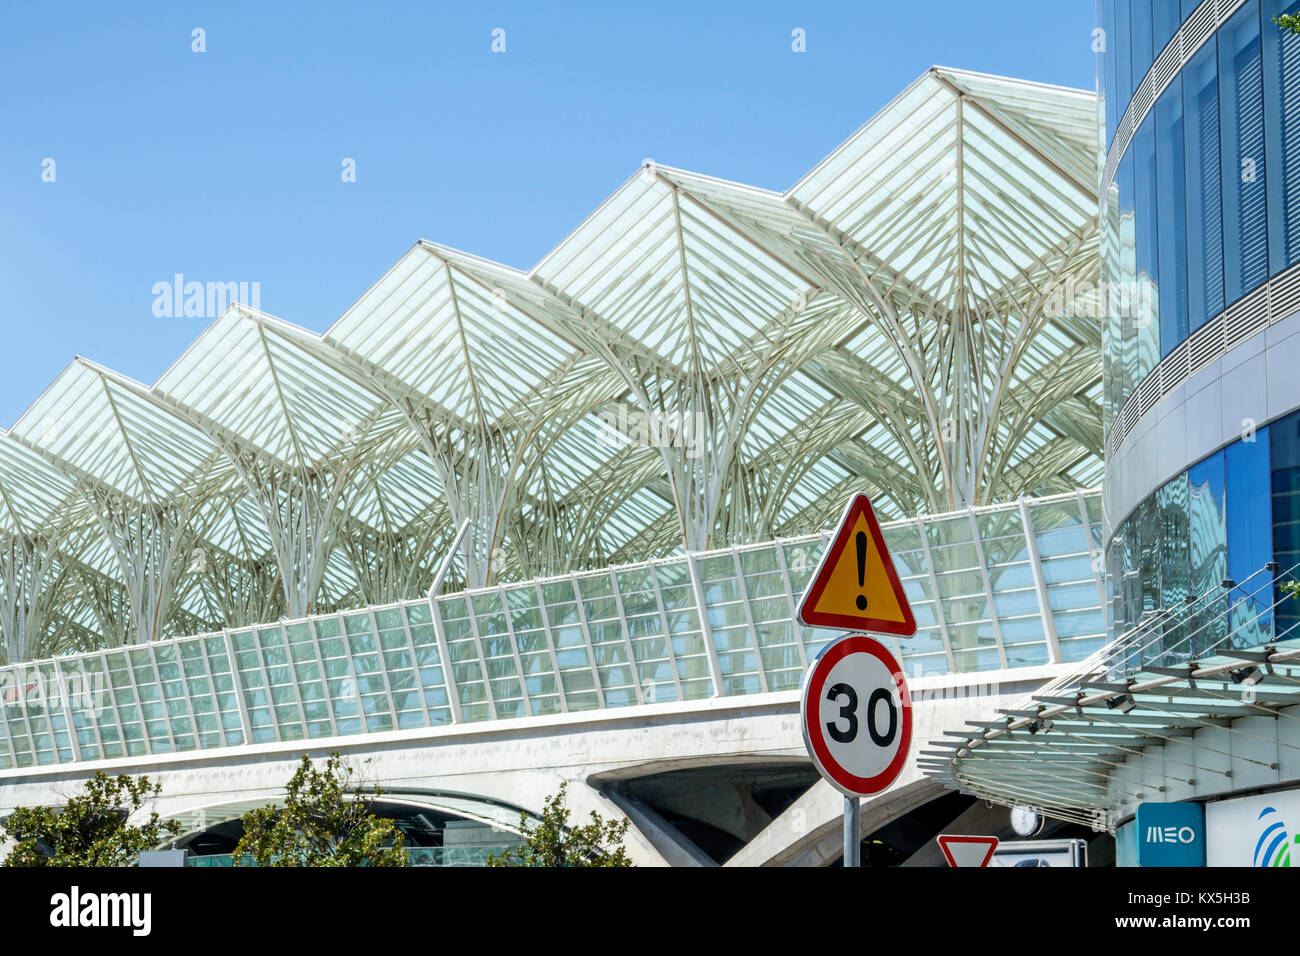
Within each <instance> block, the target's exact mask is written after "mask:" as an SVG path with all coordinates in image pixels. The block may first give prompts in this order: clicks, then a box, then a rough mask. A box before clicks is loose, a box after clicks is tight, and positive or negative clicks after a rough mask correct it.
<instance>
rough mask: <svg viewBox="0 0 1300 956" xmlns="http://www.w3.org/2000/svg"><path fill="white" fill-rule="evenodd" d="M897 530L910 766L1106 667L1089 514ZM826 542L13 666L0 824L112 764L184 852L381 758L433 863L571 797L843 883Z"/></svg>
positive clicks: (376, 773) (670, 846) (646, 854)
mask: <svg viewBox="0 0 1300 956" xmlns="http://www.w3.org/2000/svg"><path fill="white" fill-rule="evenodd" d="M883 531H884V535H885V540H886V543H887V545H888V547H889V549H890V552H891V554H892V556H893V559H894V563H895V566H896V568H897V570H898V572H899V576H900V578H901V579H902V582H903V586H904V589H905V591H906V592H907V595H908V598H909V600H910V602H911V604H912V608H913V611H914V613H915V615H916V619H917V623H918V626H919V629H918V632H917V634H916V636H915V637H913V638H908V639H901V640H900V639H895V638H884V641H885V643H886V644H887V645H889V646H891V647H892V649H893V651H894V653H895V655H896V657H897V659H899V660H900V661H901V662H902V665H903V668H904V670H905V671H906V674H907V678H908V682H909V686H910V687H911V690H912V694H913V698H914V702H915V704H914V706H915V711H914V714H915V718H914V720H915V723H914V743H913V753H915V752H917V751H919V750H921V749H923V748H924V746H925V745H926V743H927V742H928V741H929V740H930V739H933V738H937V737H939V736H941V735H942V734H943V733H944V731H946V730H948V729H951V728H953V727H960V726H963V725H964V724H965V723H966V721H967V720H971V719H975V718H977V717H979V716H981V715H982V714H985V713H988V712H989V711H991V710H993V709H995V708H996V707H997V706H999V705H1005V706H1009V705H1010V702H1011V701H1012V700H1014V699H1017V698H1019V697H1022V696H1023V695H1025V694H1026V693H1029V692H1032V691H1033V690H1035V689H1036V688H1037V687H1039V686H1041V685H1042V684H1043V683H1046V682H1047V681H1049V680H1051V679H1053V678H1054V677H1056V676H1058V675H1061V674H1063V673H1065V672H1066V671H1068V670H1069V665H1070V664H1071V663H1072V662H1078V661H1080V660H1083V659H1084V658H1086V657H1087V656H1088V655H1089V654H1091V653H1092V652H1093V651H1096V650H1098V649H1099V648H1100V647H1101V646H1102V644H1103V642H1104V639H1105V616H1104V613H1103V610H1102V608H1103V606H1104V597H1105V592H1104V585H1103V581H1102V577H1101V571H1100V561H1099V559H1098V551H1099V547H1100V542H1101V533H1102V532H1101V504H1100V497H1099V495H1098V494H1097V493H1095V492H1077V493H1071V494H1067V495H1059V496H1055V497H1051V498H1039V499H1022V500H1020V501H1018V502H1013V503H1010V504H1006V505H997V506H991V507H985V508H975V509H972V510H966V511H960V512H953V513H949V514H943V515H937V516H927V517H920V518H915V519H908V520H904V521H895V522H890V523H887V524H885V525H883ZM828 535H829V532H827V533H826V534H823V535H813V536H808V537H803V538H793V539H784V540H778V541H774V542H766V543H762V544H754V545H746V546H736V547H730V548H725V549H721V550H717V551H710V552H701V553H692V554H685V555H681V556H676V557H671V558H665V559H660V560H656V561H649V562H645V563H641V564H634V565H626V566H620V567H613V568H607V569H601V570H596V571H580V572H576V573H573V574H568V575H564V576H559V577H550V578H544V579H539V580H533V581H521V582H514V583H505V584H501V585H498V586H494V587H490V588H481V589H475V590H470V591H464V592H459V593H454V594H439V593H434V594H432V595H431V596H430V597H429V598H428V599H418V600H411V601H403V602H399V603H396V604H390V605H384V606H376V607H366V608H360V609H357V610H354V611H344V612H340V613H333V614H324V615H317V616H313V617H308V618H304V619H301V620H282V621H276V622H272V623H268V624H264V625H258V626H255V627H248V628H241V629H232V630H226V631H222V632H219V633H211V634H200V635H194V636H188V637H176V638H170V639H166V640H160V641H155V642H153V643H149V644H143V645H136V646H129V647H119V648H112V649H105V650H98V651H93V652H88V653H81V654H74V655H66V656H62V657H58V658H54V659H50V660H41V661H33V662H27V663H22V664H17V665H13V666H10V667H6V668H2V669H0V701H2V703H3V719H2V720H0V814H3V813H4V812H6V811H7V810H9V809H11V808H13V807H15V806H21V805H30V804H35V803H57V802H60V800H61V799H62V798H63V797H64V796H65V795H66V794H67V793H68V792H70V791H71V790H73V789H75V787H76V785H77V783H78V782H79V781H81V780H84V779H85V778H87V777H88V776H90V775H91V774H93V773H94V772H95V771H97V770H100V769H103V770H106V771H108V772H111V773H118V772H126V773H133V774H134V773H145V774H148V775H149V776H150V777H151V778H156V779H157V780H159V781H160V782H161V783H162V785H163V795H162V797H161V798H160V799H159V801H158V804H157V809H158V810H159V811H160V812H162V813H163V814H164V815H166V816H173V817H177V818H179V819H181V820H182V821H183V823H184V824H185V825H186V826H187V829H188V831H189V833H188V834H187V839H192V838H193V837H195V836H196V835H200V834H203V833H206V832H209V831H213V830H214V829H219V828H220V827H222V826H224V825H227V821H231V820H234V819H237V818H238V816H240V815H241V814H242V813H243V812H246V810H247V809H248V808H249V807H250V806H254V805H257V804H258V803H264V802H266V801H269V800H275V799H277V798H278V797H280V796H281V795H282V794H283V786H284V783H285V782H286V781H287V780H288V778H289V776H290V775H291V774H292V772H293V768H294V766H295V764H296V763H297V761H298V760H299V759H300V758H301V756H302V754H304V753H310V754H313V755H319V754H324V753H326V752H327V751H331V750H337V751H339V752H340V753H343V754H344V755H345V756H347V757H349V758H350V759H352V760H353V762H354V763H357V764H361V762H362V761H365V760H368V763H365V764H364V767H365V774H366V776H367V779H369V780H370V781H372V782H373V783H375V784H376V785H378V786H380V787H382V788H383V790H384V791H385V796H384V798H383V799H384V801H385V802H386V803H389V802H391V803H392V804H394V805H395V806H402V807H406V808H408V809H409V810H411V812H412V813H414V814H415V815H417V816H422V818H423V819H425V820H426V822H427V821H428V820H435V821H441V823H439V824H438V825H437V826H430V827H429V828H427V835H429V838H430V839H431V840H433V841H434V842H437V840H439V839H441V837H440V836H435V835H434V833H435V831H437V832H438V833H443V832H446V831H447V827H446V826H445V825H444V824H446V823H447V822H448V821H461V822H464V821H471V822H476V823H478V824H483V825H486V826H489V827H494V828H496V831H497V832H499V833H502V832H506V831H509V830H511V829H512V828H514V827H517V825H518V818H519V813H520V812H521V811H523V812H528V813H536V812H538V811H540V810H541V808H542V802H543V799H544V798H545V797H546V796H547V795H548V794H551V793H553V792H554V791H555V789H556V788H557V786H558V785H559V784H560V783H561V782H564V781H568V782H569V784H570V786H569V803H570V806H571V807H572V808H573V809H574V810H575V811H576V812H577V814H579V815H581V816H585V815H586V813H587V811H588V810H593V809H594V810H598V811H600V812H602V813H604V814H606V815H611V816H618V817H621V816H626V817H628V818H629V819H631V821H632V823H633V829H632V831H631V833H630V839H629V847H630V850H631V852H632V855H633V857H634V859H635V860H636V861H637V862H639V863H644V864H652V863H657V864H664V863H669V864H701V865H714V864H720V863H725V864H730V865H762V864H784V863H829V862H833V861H834V859H836V858H837V857H838V855H839V841H840V835H839V833H838V830H837V827H838V821H839V815H840V812H841V810H842V798H841V797H840V796H839V795H838V794H837V793H836V792H835V791H833V790H832V789H831V788H830V787H829V786H827V785H826V784H825V783H823V782H821V781H820V780H819V779H818V778H817V776H816V773H815V772H814V771H813V770H812V768H811V765H810V764H809V762H808V760H807V758H806V757H805V755H804V748H803V743H802V738H801V735H800V730H799V722H798V688H799V684H800V681H801V679H802V677H803V673H804V671H805V669H806V667H807V663H808V661H809V660H810V658H811V657H812V656H813V655H815V654H816V652H817V651H818V650H819V649H820V648H821V647H822V646H823V645H824V644H825V643H826V642H827V641H828V640H829V639H831V638H832V637H833V636H835V635H834V633H832V632H827V631H819V630H816V629H812V628H804V627H801V626H800V625H799V624H798V623H797V622H795V621H794V620H793V609H794V604H795V602H796V600H797V598H798V595H799V594H800V592H801V591H802V589H803V587H804V585H805V584H806V583H807V580H808V578H809V576H810V575H811V573H812V571H813V569H814V567H815V566H816V563H817V559H818V558H819V557H820V554H821V551H822V549H823V548H824V547H825V545H826V543H827V540H828ZM1004 697H1005V698H1007V700H1006V701H1002V700H1001V698H1004ZM952 796H955V795H952ZM945 799H946V798H945V797H944V791H943V790H942V789H940V786H939V785H938V784H937V783H935V782H933V781H932V780H929V779H928V778H926V777H924V776H923V775H922V774H921V772H920V771H919V770H918V769H917V767H916V765H915V759H914V758H913V760H911V761H909V764H908V767H907V768H906V769H905V771H904V773H903V775H902V776H901V777H900V779H899V781H898V782H897V783H896V784H895V785H894V786H893V787H892V788H891V789H890V790H888V791H886V792H885V793H883V794H880V795H878V796H877V797H875V798H872V799H871V800H867V801H864V804H863V812H862V825H863V835H864V837H870V836H871V835H872V834H881V833H887V832H890V831H889V828H890V827H891V826H893V827H894V830H899V829H900V828H899V827H897V826H894V825H895V824H896V823H897V822H898V821H899V820H902V819H904V818H906V817H908V816H909V815H918V814H920V815H922V816H924V815H926V814H928V815H929V817H933V819H934V820H937V821H938V822H937V823H936V824H935V826H939V825H946V824H947V823H948V819H944V817H945V816H946V815H947V814H948V812H949V811H951V815H952V816H954V817H955V816H958V815H961V814H969V813H970V812H971V810H969V809H967V808H966V807H965V806H958V805H956V804H952V803H943V801H944V800H945ZM927 808H928V809H927ZM975 809H978V808H975ZM927 819H928V818H927ZM903 829H905V828H903ZM913 829H915V828H913ZM891 841H892V844H897V846H895V848H894V852H901V853H903V854H904V855H905V856H906V855H909V854H910V853H912V852H913V851H914V850H916V847H914V846H910V845H908V843H907V840H904V839H902V838H901V837H899V838H892V837H891V840H890V841H885V842H891ZM912 842H913V843H915V841H914V840H913V841H912ZM197 845H198V844H197V843H196V844H195V846H196V847H197ZM439 845H441V844H439ZM898 847H903V849H901V850H899V849H898ZM434 855H436V854H434Z"/></svg>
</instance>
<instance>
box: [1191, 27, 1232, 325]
mask: <svg viewBox="0 0 1300 956" xmlns="http://www.w3.org/2000/svg"><path fill="white" fill-rule="evenodd" d="M1182 77H1183V115H1184V121H1183V158H1184V165H1185V177H1186V191H1187V209H1186V218H1187V260H1188V263H1187V273H1188V286H1187V311H1188V320H1189V324H1190V326H1191V328H1192V329H1199V328H1200V327H1201V326H1202V325H1204V324H1205V323H1206V322H1208V321H1209V320H1210V319H1212V318H1213V317H1214V316H1216V315H1218V314H1219V313H1220V312H1222V311H1223V214H1222V205H1221V202H1220V190H1219V179H1220V176H1219V170H1220V160H1219V62H1218V53H1217V48H1216V47H1215V44H1214V40H1213V39H1211V40H1210V41H1209V42H1207V43H1206V45H1205V46H1204V47H1202V48H1201V50H1200V51H1199V52H1198V53H1197V54H1196V56H1194V57H1193V58H1192V60H1191V62H1190V63H1188V64H1187V66H1186V67H1184V69H1183V72H1182Z"/></svg>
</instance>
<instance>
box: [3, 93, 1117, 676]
mask: <svg viewBox="0 0 1300 956" xmlns="http://www.w3.org/2000/svg"><path fill="white" fill-rule="evenodd" d="M1094 127H1095V97H1094V95H1093V94H1092V93H1089V92H1084V91H1078V90H1068V89H1062V88H1057V87H1049V86H1043V85H1039V84H1033V83H1026V82H1022V81H1017V80H1010V79H1003V78H997V77H988V76H981V75H978V74H972V73H966V72H962V71H957V70H950V69H945V68H934V69H931V70H929V71H927V72H926V73H925V74H923V75H922V76H921V77H920V78H918V79H917V80H916V81H915V82H913V83H912V84H911V85H910V86H909V87H908V88H907V89H906V90H904V91H903V92H902V93H901V94H900V95H899V96H898V97H897V98H896V99H895V100H894V101H893V102H891V103H890V104H889V105H887V106H886V107H885V108H884V109H883V110H881V111H880V113H878V114H877V115H876V116H875V117H873V118H872V119H871V120H870V121H869V122H867V123H866V125H864V126H863V127H862V128H861V129H859V130H858V131H857V132H856V133H854V134H853V135H852V136H851V137H850V138H849V139H848V140H847V141H846V142H845V143H844V144H843V145H842V146H840V147H839V148H838V149H836V150H835V151H834V152H833V153H832V154H831V155H830V156H828V157H827V158H826V159H824V160H823V161H822V162H820V163H819V164H818V165H817V166H816V167H815V168H814V169H813V170H812V171H811V172H810V173H809V174H808V175H806V176H805V177H804V178H803V179H801V180H800V181H799V182H797V183H796V184H794V186H792V187H791V188H790V189H788V190H786V191H784V192H776V191H770V190H766V189H760V188H755V187H751V186H746V185H741V184H737V183H731V182H726V181H723V180H719V179H715V178H711V177H707V176H703V175H699V174H696V173H691V172H686V171H683V170H677V169H672V168H668V167H664V166H659V165H656V164H654V163H647V164H645V165H644V166H643V167H642V168H640V169H639V170H638V171H637V172H636V173H635V174H634V175H633V176H632V177H631V178H630V179H629V180H628V181H627V182H626V183H624V184H623V185H622V186H621V187H620V188H619V189H618V190H617V191H615V193H614V194H613V195H612V196H611V197H610V198H609V199H608V200H607V201H606V202H605V203H604V204H602V205H601V206H600V208H599V209H597V210H596V211H595V212H594V213H592V214H591V216H589V217H588V218H587V219H586V220H585V221H584V222H583V223H581V224H580V225H579V226H578V227H577V228H576V229H575V230H574V231H573V232H572V233H570V234H569V235H568V236H567V237H566V238H565V239H564V240H563V241H562V242H561V243H560V244H559V245H558V246H557V247H556V248H555V249H554V250H553V251H552V252H551V253H549V254H548V255H547V256H546V257H544V258H543V259H542V260H541V261H540V262H539V263H538V264H537V265H536V266H534V267H533V268H532V269H530V270H526V271H525V270H520V269H515V268H511V267H508V266H504V265H501V264H498V263H494V262H490V261H488V260H485V259H481V258H478V257H475V256H470V255H467V254H465V253H461V252H458V251H456V250H454V249H449V248H447V247H445V246H441V245H438V244H436V243H432V242H427V241H423V240H422V241H420V242H417V243H416V244H415V245H414V246H413V247H412V248H411V249H410V251H408V252H407V253H406V254H405V255H404V256H403V257H402V258H401V259H400V260H399V261H398V262H397V263H396V264H395V265H394V266H393V267H392V268H391V269H390V270H389V271H388V273H387V274H386V275H384V276H383V277H382V278H380V279H379V281H378V282H376V283H375V285H374V286H372V287H371V288H370V289H369V290H367V291H366V292H365V293H364V294H363V295H362V296H361V298H359V299H358V300H357V302H356V303H355V304H354V305H353V306H352V307H351V308H350V309H348V311H347V312H346V313H345V314H344V315H343V316H342V317H341V318H340V319H338V321H337V322H335V323H334V324H333V325H332V326H331V327H330V328H329V329H328V330H327V331H326V332H325V333H324V334H317V333H314V332H311V331H309V330H306V329H303V328H299V327H296V326H293V325H291V324H289V323H286V322H283V321H281V320H279V319H277V318H274V317H273V316H269V315H266V314H264V313H261V312H258V311H256V310H253V309H250V308H247V307H246V306H242V305H240V306H234V307H232V308H231V309H230V310H229V311H227V312H226V313H225V314H224V315H222V316H221V317H220V318H219V319H217V320H216V321H215V322H214V323H213V324H212V325H211V326H210V327H209V328H208V329H207V330H206V331H204V333H203V334H202V335H200V336H199V338H198V339H197V340H196V341H195V342H194V343H193V345H191V346H190V348H189V349H187V350H186V351H185V353H184V354H183V355H181V356H180V357H179V358H178V359H177V360H176V362H175V363H174V364H173V365H172V366H171V367H170V368H169V369H167V371H166V372H164V373H163V375H162V376H161V377H160V378H159V379H158V380H157V381H156V382H154V383H153V384H152V385H150V384H144V383H140V382H135V381H132V380H130V379H128V378H126V377H125V376H122V375H119V374H117V373H115V372H113V371H111V370H109V369H105V368H102V367H100V366H97V365H95V364H94V363H92V362H89V361H87V360H85V359H81V358H78V359H76V360H74V361H73V362H72V363H71V364H70V365H69V366H68V367H67V368H66V369H65V370H64V371H63V372H62V373H61V374H60V375H59V377H58V378H57V379H56V380H55V381H54V382H53V383H52V384H51V385H50V386H49V388H47V389H46V391H45V392H44V394H42V395H41V396H40V398H38V399H37V401H36V402H35V403H34V404H33V405H32V406H31V408H29V409H28V411H27V412H26V413H24V414H23V416H22V417H21V418H20V419H19V420H18V421H17V422H16V423H15V424H14V425H13V427H12V428H10V429H9V430H8V431H7V432H3V433H0V522H3V528H2V529H0V530H2V531H3V533H4V534H5V535H6V536H7V540H8V545H9V546H8V547H7V549H4V550H2V551H0V554H3V556H4V566H3V568H0V629H3V630H4V644H3V647H4V658H3V659H4V660H6V661H9V662H13V661H16V660H21V659H24V658H29V657H36V656H44V655H46V654H49V653H55V652H59V651H61V650H67V649H74V648H85V647H95V646H101V645H106V646H118V645H120V644H130V643H138V642H142V641H147V640H152V639H155V638H157V637H160V636H163V635H169V634H178V633H196V632H201V631H204V630H210V629H213V628H220V627H236V626H243V625H247V624H250V623H255V622H257V621H262V620H274V619H276V618H278V617H281V616H285V615H287V616H289V617H300V616H303V615H305V614H309V613H316V612H328V611H332V610H337V609H342V608H347V607H355V606H358V605H360V604H365V603H385V602H391V601H395V600H400V599H405V598H410V597H412V596H414V595H417V594H420V593H421V592H422V591H423V589H425V588H427V587H428V583H429V581H430V580H431V579H432V576H433V573H434V568H435V566H436V565H437V564H438V562H439V561H440V560H441V557H442V555H443V554H444V553H445V551H446V549H447V548H448V547H449V546H450V544H451V541H452V539H453V536H454V535H455V532H456V531H457V530H458V529H459V528H460V527H461V526H462V525H464V524H465V523H466V522H468V523H469V526H470V529H471V533H470V534H469V535H467V536H466V537H465V538H464V542H465V543H464V544H463V548H464V560H463V561H462V562H460V563H458V564H457V566H456V567H457V571H456V572H455V574H456V575H458V578H453V583H454V584H459V585H470V586H483V585H487V584H491V583H495V582H498V581H503V580H519V579H523V578H528V577H532V576H537V575H546V574H556V573H565V572H569V571H572V570H580V569H584V568H591V567H600V566H604V565H607V564H610V563H619V562H627V561H639V560H645V559H647V558H650V557H656V556H663V555H668V554H672V553H680V552H681V551H682V550H688V551H701V550H705V549H709V548H714V547H719V546H723V545H728V544H743V543H745V542H750V541H760V540H771V539H773V538H775V537H778V536H788V535H795V534H802V533H807V532H810V531H813V530H815V529H820V528H823V527H825V526H826V525H827V524H829V523H830V522H831V521H833V519H834V517H835V515H836V513H837V512H838V509H839V507H840V505H841V504H842V500H843V498H844V496H845V495H846V494H847V493H848V491H849V490H850V489H853V490H866V491H867V492H868V493H870V494H871V495H872V498H873V501H874V502H875V505H876V509H877V511H879V512H880V513H881V514H882V517H894V518H897V517H902V516H910V515H914V514H918V513H937V512H945V511H949V510H952V509H955V508H963V507H971V506H980V505H984V504H988V503H992V502H998V501H1006V500H1010V499H1012V498H1014V497H1016V496H1018V495H1021V494H1030V495H1044V494H1054V493H1060V492H1065V491H1072V490H1073V489H1075V488H1078V487H1091V486H1093V485H1095V484H1096V483H1097V482H1098V481H1099V479H1100V474H1101V457H1100V449H1101V416H1100V412H1099V406H1098V397H1099V391H1100V378H1101V367H1100V330H1099V328H1098V327H1096V326H1095V324H1094V323H1087V322H1080V321H1077V320H1073V319H1069V318H1056V317H1053V316H1050V315H1048V314H1046V312H1045V308H1044V302H1045V298H1046V291H1045V290H1046V288H1047V286H1048V285H1049V284H1050V283H1053V282H1065V281H1067V280H1069V279H1070V278H1072V277H1078V278H1084V279H1086V278H1088V277H1090V276H1092V275H1093V274H1094V273H1095V271H1096V264H1097V196H1096V181H1097V179H1098V172H1097V148H1096V143H1095V130H1094Z"/></svg>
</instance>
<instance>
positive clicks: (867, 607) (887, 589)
mask: <svg viewBox="0 0 1300 956" xmlns="http://www.w3.org/2000/svg"><path fill="white" fill-rule="evenodd" d="M799 620H801V621H802V622H803V623H804V624H807V625H808V626H809V627H828V628H841V629H843V630H847V631H876V632H881V633H885V634H898V635H900V636H902V637H911V636H912V635H913V634H915V633H916V619H915V618H914V617H913V616H912V607H911V605H910V604H908V603H907V597H906V595H904V594H903V586H902V584H900V583H899V580H898V572H897V571H895V570H894V562H893V559H892V558H890V556H889V550H888V549H887V548H886V547H885V539H884V537H883V536H882V535H881V534H880V525H879V524H877V523H876V514H875V512H874V511H872V510H871V502H870V501H868V500H867V496H866V495H854V496H853V499H852V500H851V501H850V502H849V505H848V507H847V508H845V509H844V517H842V518H841V519H840V527H839V530H838V531H836V532H835V537H833V538H832V539H831V544H830V547H829V548H827V549H826V553H825V554H823V555H822V560H821V563H820V564H818V565H817V572H816V573H815V574H814V575H813V577H812V581H811V582H809V584H808V589H807V590H806V591H804V594H803V597H802V598H801V599H800V601H799Z"/></svg>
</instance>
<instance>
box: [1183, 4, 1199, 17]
mask: <svg viewBox="0 0 1300 956" xmlns="http://www.w3.org/2000/svg"><path fill="white" fill-rule="evenodd" d="M1200 5H1201V0H1182V7H1183V19H1184V20H1186V19H1187V18H1188V17H1190V16H1191V15H1192V14H1193V13H1195V12H1196V8H1197V7H1199V6H1200Z"/></svg>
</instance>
